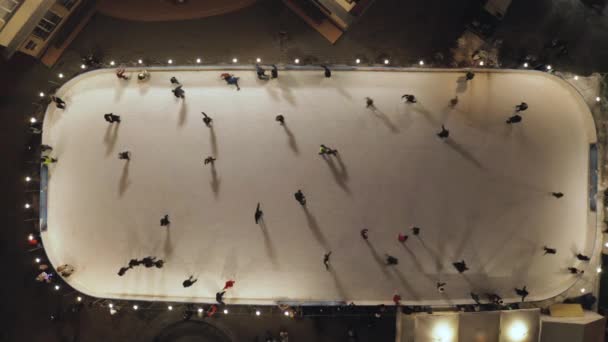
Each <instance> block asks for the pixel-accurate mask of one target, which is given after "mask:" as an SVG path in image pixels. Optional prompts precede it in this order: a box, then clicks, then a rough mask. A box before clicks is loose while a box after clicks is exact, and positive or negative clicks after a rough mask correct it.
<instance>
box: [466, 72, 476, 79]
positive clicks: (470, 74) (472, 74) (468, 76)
mask: <svg viewBox="0 0 608 342" xmlns="http://www.w3.org/2000/svg"><path fill="white" fill-rule="evenodd" d="M474 77H475V74H474V73H472V72H471V71H467V74H466V76H465V78H466V80H467V81H470V80H472V79H473V78H474Z"/></svg>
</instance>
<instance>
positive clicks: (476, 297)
mask: <svg viewBox="0 0 608 342" xmlns="http://www.w3.org/2000/svg"><path fill="white" fill-rule="evenodd" d="M470 295H471V298H472V299H473V301H474V302H475V304H477V305H481V302H480V301H479V295H478V294H476V293H474V292H471V293H470Z"/></svg>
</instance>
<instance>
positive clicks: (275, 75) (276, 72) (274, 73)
mask: <svg viewBox="0 0 608 342" xmlns="http://www.w3.org/2000/svg"><path fill="white" fill-rule="evenodd" d="M270 75H271V76H272V78H278V77H279V69H277V66H276V65H274V64H273V65H272V71H270Z"/></svg>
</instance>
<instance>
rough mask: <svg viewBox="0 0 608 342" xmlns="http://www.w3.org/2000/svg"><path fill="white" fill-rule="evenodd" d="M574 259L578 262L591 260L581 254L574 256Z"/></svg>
mask: <svg viewBox="0 0 608 342" xmlns="http://www.w3.org/2000/svg"><path fill="white" fill-rule="evenodd" d="M576 258H577V259H578V260H580V261H589V260H591V258H589V257H588V256H586V255H583V254H581V253H577V254H576Z"/></svg>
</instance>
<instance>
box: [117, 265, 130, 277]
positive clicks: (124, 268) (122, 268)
mask: <svg viewBox="0 0 608 342" xmlns="http://www.w3.org/2000/svg"><path fill="white" fill-rule="evenodd" d="M130 269H131V267H121V268H120V269H119V270H118V273H117V274H118V276H119V277H122V276H124V275H125V273H127V271H128V270H130Z"/></svg>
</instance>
